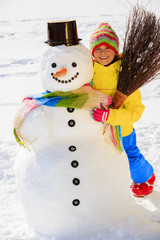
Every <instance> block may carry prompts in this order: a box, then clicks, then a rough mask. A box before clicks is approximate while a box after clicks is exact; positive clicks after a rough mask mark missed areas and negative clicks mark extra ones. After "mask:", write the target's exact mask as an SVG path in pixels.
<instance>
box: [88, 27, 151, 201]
mask: <svg viewBox="0 0 160 240" xmlns="http://www.w3.org/2000/svg"><path fill="white" fill-rule="evenodd" d="M90 48H91V51H92V55H93V57H94V60H95V61H94V77H93V83H92V84H93V88H95V89H97V90H99V91H101V92H103V93H105V94H106V95H109V96H111V97H113V96H114V93H115V91H116V88H117V82H118V73H119V69H120V64H121V60H120V55H118V51H119V39H118V37H117V35H116V33H115V32H114V30H113V29H112V28H111V26H110V25H109V24H108V23H101V24H100V25H99V27H98V29H96V30H95V31H94V32H93V34H92V36H91V38H90ZM143 110H144V105H143V104H142V102H141V94H140V90H139V89H138V90H136V91H135V92H134V93H132V94H131V95H130V96H128V97H127V99H126V100H125V101H124V103H123V104H122V106H121V107H120V108H119V109H112V108H110V109H108V110H106V109H104V108H103V107H102V109H98V108H95V109H93V111H92V115H93V118H94V119H95V120H96V121H98V122H104V121H105V122H107V123H108V124H110V125H111V126H117V125H119V126H120V127H121V134H122V142H123V147H124V149H125V151H126V154H127V156H128V161H129V167H130V172H131V178H132V180H133V184H132V185H131V188H132V193H133V196H135V197H144V196H146V195H148V194H150V193H151V192H152V191H153V185H154V181H155V174H154V170H153V167H152V166H151V164H150V163H149V162H148V161H147V160H146V159H145V158H144V156H143V155H142V154H141V153H140V150H139V149H138V147H137V145H136V133H135V130H134V128H133V123H134V122H136V121H138V120H139V119H140V117H141V115H142V113H143Z"/></svg>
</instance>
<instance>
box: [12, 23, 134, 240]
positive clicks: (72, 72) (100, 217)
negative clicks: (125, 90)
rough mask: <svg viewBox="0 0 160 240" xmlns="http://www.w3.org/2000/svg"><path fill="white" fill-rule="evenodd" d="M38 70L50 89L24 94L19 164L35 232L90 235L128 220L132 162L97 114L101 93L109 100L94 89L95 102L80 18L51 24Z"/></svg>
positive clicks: (19, 179) (19, 124)
mask: <svg viewBox="0 0 160 240" xmlns="http://www.w3.org/2000/svg"><path fill="white" fill-rule="evenodd" d="M40 71H41V80H42V86H43V88H44V89H45V90H46V92H45V93H43V94H39V95H37V96H32V98H31V97H28V98H26V99H25V100H26V101H24V102H23V104H24V105H25V104H26V105H25V107H24V106H23V108H21V109H20V111H19V113H18V115H17V116H16V118H15V126H16V127H15V129H16V130H15V132H16V133H17V135H18V134H19V137H18V136H17V138H18V139H20V138H21V139H23V141H24V142H25V143H26V145H27V146H28V148H29V150H28V148H26V149H24V150H22V151H21V153H20V154H19V156H18V157H17V159H16V166H15V171H16V181H17V185H18V189H19V192H20V195H21V200H22V204H23V206H24V209H25V212H26V215H27V218H28V222H29V224H31V225H32V226H33V227H34V228H35V230H36V231H38V232H40V233H42V234H46V235H49V236H52V237H53V236H54V237H56V238H57V239H73V238H76V239H83V238H84V239H86V238H87V237H88V236H91V235H93V234H96V233H97V234H98V233H99V232H100V231H102V229H103V230H106V229H108V228H110V227H111V226H113V225H115V224H116V223H119V222H121V221H122V220H123V218H126V216H127V213H128V212H127V211H128V208H129V202H130V201H129V199H130V192H129V169H128V161H127V158H126V156H125V154H124V153H122V154H119V152H118V151H117V150H116V149H115V147H114V145H113V142H112V139H111V136H110V135H111V134H110V128H109V126H108V127H106V130H105V134H103V133H104V125H103V124H102V123H99V122H96V121H94V120H93V119H92V117H91V109H92V108H93V107H94V104H95V103H94V100H95V98H96V99H98V100H96V101H98V102H99V103H100V102H101V101H104V102H105V101H106V103H107V101H108V100H107V96H101V95H100V94H102V93H99V92H96V94H97V95H96V97H95V98H91V101H90V89H91V87H90V86H89V85H88V83H89V82H90V81H91V80H92V77H93V63H92V57H91V53H90V51H89V50H88V49H87V48H86V47H84V46H83V45H82V44H81V43H80V39H78V36H77V29H76V22H75V21H65V22H61V21H60V22H49V23H48V40H47V42H46V45H45V50H44V53H43V55H42V60H41V68H40ZM91 94H92V91H91ZM62 95H63V96H62ZM73 95H74V97H73ZM86 96H87V97H86ZM31 99H32V101H31ZM26 102H31V103H26ZM84 102H85V103H84ZM88 102H89V103H88ZM99 103H98V104H99ZM27 104H29V106H30V108H28V109H29V110H26V109H27V106H28V105H27ZM84 106H85V107H84ZM19 115H23V117H22V116H21V118H23V120H22V119H21V121H20V120H19ZM17 129H19V130H17Z"/></svg>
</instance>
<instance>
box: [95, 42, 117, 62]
mask: <svg viewBox="0 0 160 240" xmlns="http://www.w3.org/2000/svg"><path fill="white" fill-rule="evenodd" d="M115 55H116V54H115V52H114V51H113V50H112V49H110V48H108V47H106V46H105V45H102V46H100V47H98V48H97V49H96V50H95V52H94V57H95V60H96V61H97V62H98V63H100V64H101V65H103V66H105V65H108V64H110V63H111V62H112V61H113V59H114V57H115Z"/></svg>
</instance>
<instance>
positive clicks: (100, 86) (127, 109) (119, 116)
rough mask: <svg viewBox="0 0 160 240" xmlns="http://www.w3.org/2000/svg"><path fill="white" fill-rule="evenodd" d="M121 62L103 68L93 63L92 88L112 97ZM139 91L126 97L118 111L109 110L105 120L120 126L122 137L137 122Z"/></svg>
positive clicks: (139, 104) (139, 113) (140, 107)
mask: <svg viewBox="0 0 160 240" xmlns="http://www.w3.org/2000/svg"><path fill="white" fill-rule="evenodd" d="M120 64H121V60H118V61H117V62H115V63H113V64H111V65H109V66H108V67H105V66H103V65H101V64H99V63H97V62H94V76H93V87H94V88H95V89H97V90H98V91H101V92H103V93H105V94H106V95H108V96H111V97H113V96H114V93H115V90H116V89H117V82H118V73H119V69H120ZM144 108H145V107H144V105H143V104H142V102H141V93H140V90H139V89H138V90H136V91H135V92H134V93H132V94H131V95H130V96H128V97H127V99H126V100H125V102H124V103H123V105H122V106H121V107H120V108H119V109H111V110H110V114H109V117H108V120H107V123H109V124H110V125H111V126H117V125H119V126H121V133H122V137H124V136H128V135H129V134H131V133H132V131H133V123H134V122H137V121H138V120H139V119H140V117H141V115H142V113H143V111H144Z"/></svg>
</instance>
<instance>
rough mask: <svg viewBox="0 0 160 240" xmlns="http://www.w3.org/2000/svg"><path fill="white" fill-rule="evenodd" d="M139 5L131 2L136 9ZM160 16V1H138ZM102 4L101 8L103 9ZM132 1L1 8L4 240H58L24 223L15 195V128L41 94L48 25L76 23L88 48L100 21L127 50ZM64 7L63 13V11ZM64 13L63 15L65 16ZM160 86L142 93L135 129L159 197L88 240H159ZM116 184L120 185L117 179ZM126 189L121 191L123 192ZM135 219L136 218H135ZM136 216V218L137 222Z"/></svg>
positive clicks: (0, 231) (0, 213) (0, 225)
mask: <svg viewBox="0 0 160 240" xmlns="http://www.w3.org/2000/svg"><path fill="white" fill-rule="evenodd" d="M133 2H135V1H132V3H133ZM139 2H142V3H143V4H144V5H145V6H146V5H147V7H148V8H149V9H152V10H155V11H156V13H158V14H159V1H158V0H152V1H139ZM100 3H101V4H100ZM130 5H131V1H129V0H126V1H123V0H121V1H120V0H119V1H115V0H113V1H112V3H110V1H99V4H98V6H96V5H95V4H93V1H90V0H89V1H88V2H87V1H83V0H81V1H80V2H78V3H77V1H73V0H71V1H62V0H61V1H50V0H46V1H43V0H39V1H37V0H36V1H35V0H33V1H30V0H28V1H23V0H21V1H20V0H16V1H11V0H5V1H4V0H2V1H1V3H0V8H1V10H0V11H1V14H0V54H1V60H0V82H1V88H0V110H1V114H0V121H1V125H0V239H2V240H57V239H55V238H50V239H49V238H48V237H46V236H42V235H39V234H38V233H36V232H35V231H34V230H33V229H32V228H31V227H30V226H29V225H28V224H27V222H26V218H25V213H24V210H23V207H22V205H21V202H20V199H19V195H18V193H17V188H16V183H15V175H14V164H15V157H16V155H17V154H18V153H19V151H20V147H19V146H18V144H17V143H16V142H15V139H14V136H13V134H12V128H13V125H12V122H13V118H14V116H15V113H16V111H17V109H18V106H19V104H20V102H21V100H22V99H23V97H24V96H26V95H27V94H30V93H34V92H40V91H42V90H43V89H42V87H41V83H40V79H39V69H38V67H39V58H40V56H41V53H42V50H43V46H44V41H46V38H47V32H46V26H47V24H46V23H47V21H50V20H57V19H64V17H65V18H69V19H76V21H77V26H78V35H79V37H80V38H82V39H83V43H84V44H85V45H86V46H87V47H88V45H89V44H88V41H89V37H90V34H91V33H92V31H93V30H94V29H95V28H96V27H97V25H98V24H99V23H100V22H102V21H107V22H109V23H110V24H111V25H112V27H113V28H114V29H115V31H116V32H117V34H118V36H119V38H120V41H121V47H122V45H123V36H124V24H125V20H126V16H127V13H128V10H129V8H130ZM62 6H63V7H62ZM64 9H65V12H64ZM158 81H159V80H156V81H154V82H152V83H150V84H148V85H146V86H145V87H143V88H142V89H141V93H142V99H143V103H144V105H145V106H146V109H145V111H144V114H143V116H142V118H141V120H140V121H139V122H138V123H136V124H135V128H136V132H137V140H138V145H139V147H140V149H141V151H142V152H143V154H144V155H145V156H146V158H147V159H148V160H149V161H150V162H151V163H152V164H153V166H154V169H155V174H156V177H157V179H156V183H155V192H154V193H153V194H151V195H150V196H149V197H146V198H144V199H136V200H135V201H136V202H137V204H138V205H140V206H143V209H144V211H142V209H141V208H140V212H141V215H139V213H138V212H134V213H133V214H132V215H131V216H129V218H128V222H122V223H121V224H119V225H118V226H115V227H114V226H113V228H111V229H110V231H108V232H103V233H99V234H98V235H97V236H93V237H92V239H90V240H104V239H105V240H119V239H120V240H121V239H123V240H149V239H151V238H152V239H153V240H159V239H160V190H159V188H160V171H159V169H160V162H159V159H160V152H159V149H160V113H159V105H160V85H159V84H158ZM117 181H118V179H117ZM122 188H123V186H122ZM133 215H134V216H135V217H134V218H133ZM136 216H137V218H136Z"/></svg>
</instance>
